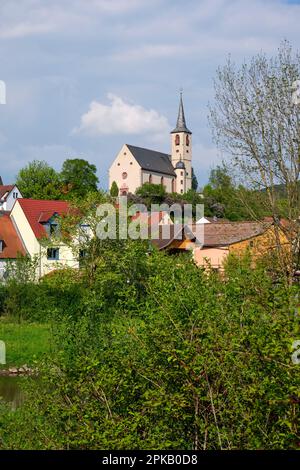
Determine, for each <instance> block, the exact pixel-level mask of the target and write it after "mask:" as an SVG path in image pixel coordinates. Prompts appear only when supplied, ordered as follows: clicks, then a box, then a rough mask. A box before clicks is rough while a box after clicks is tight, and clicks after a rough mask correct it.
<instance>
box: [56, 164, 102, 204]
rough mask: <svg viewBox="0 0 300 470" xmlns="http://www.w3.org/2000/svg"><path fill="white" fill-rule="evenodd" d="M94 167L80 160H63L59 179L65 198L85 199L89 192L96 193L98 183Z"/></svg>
mask: <svg viewBox="0 0 300 470" xmlns="http://www.w3.org/2000/svg"><path fill="white" fill-rule="evenodd" d="M96 171H97V169H96V167H95V165H92V164H91V163H89V162H87V161H86V160H83V159H80V158H74V159H68V160H65V161H64V163H63V166H62V170H61V173H60V179H61V182H62V184H63V187H64V188H65V190H66V195H67V196H72V197H77V198H79V197H85V196H86V195H87V194H88V193H89V192H96V191H97V184H98V182H99V180H98V178H97V176H96Z"/></svg>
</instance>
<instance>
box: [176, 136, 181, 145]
mask: <svg viewBox="0 0 300 470" xmlns="http://www.w3.org/2000/svg"><path fill="white" fill-rule="evenodd" d="M179 144H180V137H179V134H176V137H175V145H179Z"/></svg>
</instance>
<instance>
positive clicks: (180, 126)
mask: <svg viewBox="0 0 300 470" xmlns="http://www.w3.org/2000/svg"><path fill="white" fill-rule="evenodd" d="M178 132H185V133H186V134H191V131H190V130H189V129H188V128H187V126H186V122H185V115H184V108H183V101H182V91H181V92H180V101H179V110H178V117H177V124H176V127H175V129H174V130H173V131H172V132H171V134H176V133H178Z"/></svg>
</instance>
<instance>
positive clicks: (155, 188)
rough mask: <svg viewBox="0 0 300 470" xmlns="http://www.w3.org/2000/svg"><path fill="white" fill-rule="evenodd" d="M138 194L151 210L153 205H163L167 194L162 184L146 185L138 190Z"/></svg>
mask: <svg viewBox="0 0 300 470" xmlns="http://www.w3.org/2000/svg"><path fill="white" fill-rule="evenodd" d="M136 194H137V195H138V196H141V197H142V198H143V199H144V203H145V204H146V205H147V207H148V208H149V209H150V207H151V204H161V203H162V202H163V201H164V200H165V198H166V194H167V193H166V190H165V187H164V186H163V185H162V184H152V183H144V184H143V185H142V186H141V187H139V188H138V189H137V190H136Z"/></svg>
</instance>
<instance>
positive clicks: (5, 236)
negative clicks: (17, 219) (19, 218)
mask: <svg viewBox="0 0 300 470" xmlns="http://www.w3.org/2000/svg"><path fill="white" fill-rule="evenodd" d="M0 240H2V242H3V251H0V259H15V258H16V257H17V255H18V253H19V254H21V255H25V254H26V253H25V250H24V247H23V245H22V243H21V240H20V239H19V237H18V234H17V232H16V230H15V227H14V224H13V222H12V220H11V219H10V217H9V213H7V212H0Z"/></svg>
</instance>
